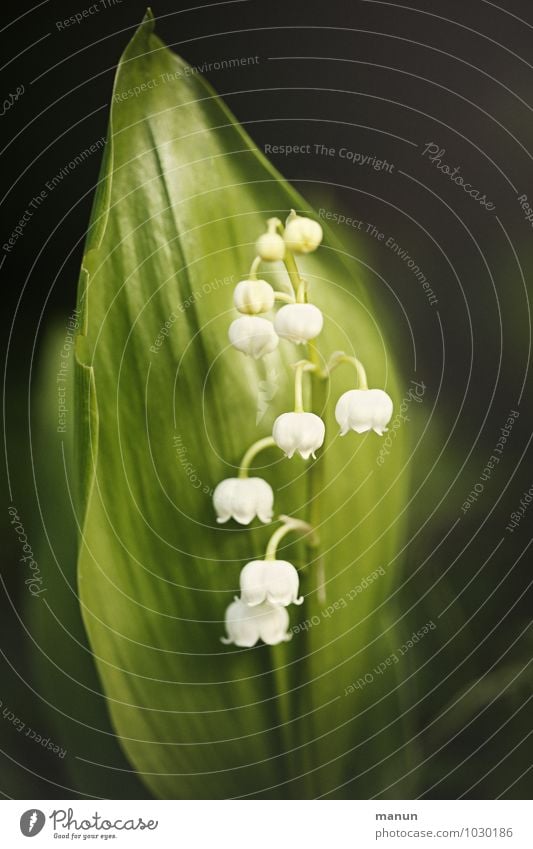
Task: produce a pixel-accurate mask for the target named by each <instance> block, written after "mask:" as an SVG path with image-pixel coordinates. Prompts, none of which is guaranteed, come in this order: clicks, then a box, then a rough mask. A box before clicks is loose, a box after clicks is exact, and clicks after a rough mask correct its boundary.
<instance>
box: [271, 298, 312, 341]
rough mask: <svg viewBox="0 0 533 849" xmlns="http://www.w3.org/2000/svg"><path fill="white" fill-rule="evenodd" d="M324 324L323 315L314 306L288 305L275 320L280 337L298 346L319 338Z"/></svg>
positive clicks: (278, 313)
mask: <svg viewBox="0 0 533 849" xmlns="http://www.w3.org/2000/svg"><path fill="white" fill-rule="evenodd" d="M323 324H324V319H323V317H322V313H321V312H320V310H319V309H318V307H315V306H314V304H286V305H285V306H284V307H282V308H281V309H280V310H279V311H278V312H277V313H276V317H275V319H274V329H275V331H276V333H277V334H278V336H281V337H282V339H288V340H289V341H290V342H295V343H296V344H297V345H298V344H303V343H304V342H308V341H309V340H310V339H314V338H315V337H316V336H318V334H319V333H320V331H321V330H322V326H323Z"/></svg>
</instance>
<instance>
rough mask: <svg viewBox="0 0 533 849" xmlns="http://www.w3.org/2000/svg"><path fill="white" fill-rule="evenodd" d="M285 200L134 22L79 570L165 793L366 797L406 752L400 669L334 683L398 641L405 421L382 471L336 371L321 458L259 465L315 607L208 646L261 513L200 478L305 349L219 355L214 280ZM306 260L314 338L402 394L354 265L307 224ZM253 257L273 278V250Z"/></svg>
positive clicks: (224, 345)
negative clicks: (256, 640)
mask: <svg viewBox="0 0 533 849" xmlns="http://www.w3.org/2000/svg"><path fill="white" fill-rule="evenodd" d="M151 81H155V82H151ZM292 207H294V208H295V209H297V210H308V209H309V206H308V204H306V202H305V201H304V200H303V199H302V198H301V197H300V196H299V195H298V194H297V193H296V192H295V191H294V190H293V189H292V188H291V186H289V185H288V184H287V183H286V182H285V181H284V180H283V179H282V178H281V176H280V175H279V174H278V173H277V172H276V171H275V169H274V168H273V167H272V166H271V165H270V164H269V162H268V161H267V160H266V159H265V158H264V157H263V156H262V155H261V154H260V153H259V152H258V151H257V149H256V148H255V147H254V144H253V142H252V140H251V139H250V138H249V137H248V136H247V134H246V133H245V131H244V130H243V128H242V127H241V126H239V124H238V123H237V122H236V121H235V119H234V118H233V116H232V115H231V114H230V112H229V111H228V109H227V108H226V106H225V105H224V103H223V102H222V101H221V100H220V99H218V98H217V97H216V95H215V94H214V92H213V91H212V89H211V88H210V87H209V86H208V85H207V84H206V82H205V81H204V80H203V79H202V78H201V77H200V76H199V75H198V74H196V73H194V74H193V73H192V72H191V71H190V69H188V68H187V65H186V64H185V63H184V62H183V61H182V60H181V59H180V58H179V57H177V56H176V55H174V54H173V53H172V52H171V51H170V50H169V49H167V48H166V47H165V46H164V45H163V44H162V42H161V41H159V39H158V38H157V37H156V36H155V35H154V34H153V21H152V19H151V16H150V15H147V17H146V19H145V21H144V22H143V24H142V25H141V27H140V28H139V30H138V32H137V33H136V35H135V37H134V38H133V40H132V41H131V43H130V44H129V46H128V48H127V49H126V51H125V53H124V55H123V57H122V59H121V61H120V64H119V67H118V71H117V76H116V80H115V85H114V96H113V103H112V107H111V116H110V127H109V138H108V144H107V149H106V156H105V162H104V165H103V171H102V174H101V181H100V184H99V191H98V193H97V197H96V200H95V205H94V210H93V215H92V222H91V228H90V232H89V236H88V240H87V246H86V253H85V258H84V264H83V271H82V276H81V283H80V290H79V306H80V309H82V310H83V313H84V318H83V326H84V332H83V335H80V337H79V338H78V340H77V341H78V344H77V366H78V383H77V390H78V419H79V428H78V435H77V447H78V457H79V463H80V502H79V503H80V507H79V510H80V525H81V527H82V536H81V543H80V553H79V564H78V568H79V588H80V595H81V601H82V612H83V616H84V620H85V625H86V628H87V632H88V635H89V640H90V643H91V646H92V649H93V652H94V655H95V658H96V662H97V665H98V669H99V673H100V676H101V679H102V683H103V687H104V690H105V692H106V694H107V698H108V705H109V709H110V712H111V716H112V720H113V723H114V726H115V729H116V731H117V734H118V735H119V737H120V739H121V743H122V746H123V748H124V750H125V752H126V754H127V756H128V758H129V761H130V762H131V764H132V769H135V770H137V771H138V773H139V775H140V776H141V777H142V779H143V780H144V781H145V782H146V784H147V785H148V787H149V788H150V789H151V790H152V791H153V793H154V794H156V795H157V796H160V797H168V798H182V797H192V798H194V797H198V798H204V797H240V796H254V797H258V798H261V797H282V798H285V797H288V796H289V797H290V796H293V797H301V796H304V797H305V796H318V795H323V794H330V795H331V796H337V797H342V796H348V797H349V796H353V795H356V796H357V795H358V796H363V797H366V796H368V795H372V794H373V793H377V792H380V791H384V792H385V794H386V793H387V791H386V790H385V788H386V787H387V786H388V785H389V783H391V782H392V781H393V780H397V779H399V778H401V776H402V774H403V772H404V770H405V769H406V763H407V759H406V756H405V747H404V745H403V744H404V734H406V729H405V725H404V723H403V721H402V719H401V718H400V714H401V710H402V708H401V701H400V698H399V694H398V690H397V681H396V674H397V672H398V670H396V671H392V672H391V673H390V674H389V675H387V676H386V675H382V676H381V675H375V676H374V680H373V683H372V685H371V686H367V687H365V688H362V689H359V690H355V692H353V693H351V694H349V695H345V688H346V687H347V686H348V685H349V684H351V683H352V682H355V681H357V679H358V678H359V677H361V676H364V675H365V673H368V672H371V670H372V668H373V667H374V666H376V665H377V664H379V663H380V661H382V660H384V659H385V658H386V657H388V656H389V654H390V653H391V651H392V650H393V648H394V646H395V645H397V644H398V643H401V639H400V634H399V633H398V632H397V631H396V630H395V627H394V625H393V623H394V620H395V613H394V601H393V598H392V597H390V594H391V590H393V588H394V584H395V580H396V579H395V575H396V574H397V573H398V571H399V568H400V561H399V559H398V558H397V554H398V551H399V549H400V547H401V544H402V535H403V529H404V523H405V512H404V508H405V506H406V498H407V496H406V483H405V481H406V475H405V470H404V464H405V458H406V452H407V445H406V442H405V436H404V435H403V434H399V435H398V438H397V440H396V441H395V444H394V450H392V451H391V454H390V456H389V457H388V458H387V461H386V462H385V463H383V464H382V465H379V464H378V463H377V462H376V457H377V454H378V451H379V447H380V442H379V438H378V437H377V436H376V435H375V434H367V435H365V436H362V437H358V436H356V435H355V434H350V435H349V436H346V437H344V438H342V439H340V438H339V437H338V427H337V425H336V423H335V421H334V418H333V409H334V403H335V400H336V398H337V397H338V396H339V394H340V393H341V392H342V391H344V390H345V389H348V388H351V387H352V386H353V385H354V383H353V375H352V374H351V373H350V372H349V371H346V372H344V371H341V370H340V369H339V370H338V372H336V373H335V374H334V377H333V380H332V386H331V393H330V397H329V398H326V397H324V398H321V397H317V393H315V397H314V398H313V399H312V404H313V407H314V409H315V410H317V411H320V412H322V408H323V405H324V402H325V401H328V402H329V403H328V412H327V413H326V412H324V415H325V418H326V421H327V428H328V442H327V447H326V448H325V450H323V451H322V452H321V454H322V458H321V459H320V460H319V461H317V463H316V465H313V464H311V466H310V465H309V464H307V465H306V464H305V463H304V462H303V461H300V460H299V459H293V460H292V461H288V460H285V459H284V458H282V457H281V452H279V451H278V450H277V449H276V450H274V449H270V450H269V451H268V452H265V454H264V455H262V456H261V457H260V458H259V459H258V465H257V468H259V467H260V466H261V465H263V466H264V467H265V468H263V470H262V472H261V474H264V476H265V478H266V479H268V480H269V481H270V483H271V484H272V485H273V486H274V488H275V492H276V510H277V512H278V513H290V514H291V515H296V516H300V517H305V516H306V515H308V514H309V510H311V513H312V518H313V521H315V522H316V524H317V526H318V530H319V534H320V538H321V554H320V558H317V555H316V553H314V552H309V551H306V549H305V548H304V546H303V545H302V543H301V542H298V541H295V540H292V539H291V540H290V541H289V542H287V544H286V545H285V546H284V547H283V549H282V552H283V554H282V556H283V557H286V559H289V560H293V562H295V563H296V564H297V565H298V566H301V567H304V566H306V569H305V572H304V573H303V575H302V590H303V592H304V594H305V596H306V599H305V602H304V604H303V606H302V607H299V608H296V607H293V608H291V610H290V613H291V621H292V625H293V627H294V626H298V625H299V624H300V625H301V623H302V622H305V620H309V621H310V622H312V623H316V624H313V625H312V626H311V627H308V630H307V631H306V630H304V629H302V628H300V631H299V633H296V634H295V635H294V638H293V640H292V641H291V642H290V643H288V644H285V645H282V646H277V647H275V648H274V649H271V648H268V647H267V646H264V645H258V646H256V647H255V648H253V649H250V650H241V649H235V648H226V647H225V646H222V645H221V643H220V641H219V638H220V636H221V635H222V634H223V630H224V629H223V616H224V610H225V608H226V606H227V604H228V603H229V602H230V601H231V600H232V597H233V595H234V594H235V593H236V591H237V587H238V576H239V571H240V569H241V567H242V566H243V565H244V563H245V562H247V560H249V559H253V558H256V557H260V556H261V555H262V554H263V553H264V547H265V545H266V542H267V539H268V537H269V535H270V533H271V531H272V528H267V527H264V526H259V525H257V526H256V525H254V526H253V527H252V528H244V529H243V528H241V527H240V526H234V525H231V524H228V525H224V526H222V527H221V526H219V525H217V524H216V522H215V517H214V514H213V510H212V506H211V496H210V491H211V490H212V488H213V487H214V486H215V485H216V484H217V483H218V482H219V481H220V480H221V479H222V478H223V477H227V476H228V475H231V474H232V473H234V470H235V465H236V464H238V462H239V459H240V457H241V456H242V454H243V453H244V451H245V449H246V448H247V447H248V446H249V445H250V444H251V443H252V442H253V441H255V440H256V439H258V438H260V437H262V436H265V435H268V434H269V433H270V430H271V427H272V422H273V420H274V418H275V417H276V416H277V415H278V414H279V413H280V412H283V411H286V410H290V409H292V404H293V398H292V382H291V370H290V368H289V364H290V363H291V362H295V361H296V360H297V359H299V358H300V357H301V350H300V351H298V350H296V349H295V347H294V346H292V345H290V344H289V343H285V342H282V343H281V345H280V348H279V350H278V351H277V352H275V353H274V354H271V355H269V356H268V357H267V358H265V360H264V361H260V362H255V361H251V360H250V359H249V358H246V357H244V356H243V355H242V354H240V353H238V352H237V351H235V350H233V349H231V348H230V347H229V346H228V341H227V329H228V326H229V323H230V321H231V320H232V319H233V318H234V317H235V314H234V312H233V309H232V288H233V285H234V284H235V283H236V282H237V281H238V279H239V278H240V277H241V276H243V275H245V274H246V272H247V270H248V268H249V266H250V262H251V260H252V259H253V256H254V242H255V240H256V238H257V236H258V235H259V233H260V232H262V230H263V228H264V222H265V219H266V218H268V217H270V216H273V215H276V216H278V217H281V218H284V217H285V215H286V214H287V213H288V210H289V209H290V208H292ZM301 269H302V271H303V273H304V276H305V277H306V279H307V280H308V281H309V285H310V292H311V298H312V300H313V302H315V303H316V304H317V305H318V306H319V307H320V308H321V309H322V310H323V311H324V314H325V316H326V324H325V329H324V332H323V333H322V335H321V337H320V340H319V341H320V345H319V347H320V350H321V352H322V353H323V355H324V356H327V355H328V354H329V353H331V352H332V351H335V350H339V349H344V350H347V351H348V352H357V354H358V355H359V356H360V357H361V358H362V359H363V361H364V362H365V364H366V366H367V370H368V373H369V379H370V381H371V384H372V385H375V386H384V387H386V389H387V391H389V392H390V394H391V395H392V397H393V398H394V399H395V401H396V402H397V403H399V401H400V398H401V396H402V392H403V391H404V387H403V386H402V384H401V383H400V382H399V381H398V378H397V376H396V372H395V368H394V364H393V362H394V351H393V350H392V349H391V348H390V347H388V346H387V344H386V342H385V338H384V333H383V319H384V317H383V316H380V315H379V309H376V308H374V307H371V305H370V300H369V298H368V295H367V291H366V287H365V285H364V283H363V281H362V280H361V278H360V276H359V267H358V264H357V262H356V260H355V259H354V258H353V256H352V255H351V254H350V252H346V251H344V250H342V249H341V248H340V247H339V245H338V244H336V243H335V242H334V240H333V239H332V238H331V237H330V236H329V235H326V239H325V244H324V245H323V246H322V247H321V248H320V250H319V251H317V252H316V253H315V254H313V255H310V256H308V257H306V258H304V259H303V260H302V262H301ZM264 274H265V275H269V276H268V278H267V279H269V280H270V281H271V282H274V283H276V284H277V286H278V287H279V288H281V287H282V286H283V285H286V283H285V275H284V272H283V269H282V268H281V267H280V268H278V267H277V266H276V267H275V269H274V270H273V269H272V267H267V268H265V271H264ZM263 276H264V275H263ZM260 392H263V394H262V395H261V396H260V397H259V393H260ZM271 395H272V396H273V397H271V398H270V399H269V400H268V402H265V396H271ZM308 400H309V399H308ZM258 406H259V408H260V409H259V412H260V415H258ZM257 420H258V421H257ZM311 467H312V471H311V472H309V469H310V468H311ZM310 561H311V562H310ZM322 568H323V569H324V572H325V576H326V600H325V601H324V600H323V599H322V598H321V597H320V596H319V594H318V592H317V585H318V583H319V582H320V581H319V577H318V573H319V572H320V570H321V569H322ZM378 569H380V570H381V574H379V575H378V577H377V579H376V580H373V581H370V582H369V583H368V585H367V586H366V588H364V589H363V588H362V590H361V591H360V592H359V591H358V589H357V588H358V587H360V586H361V581H362V580H363V579H364V578H366V576H368V575H370V574H371V573H372V572H373V571H375V570H378ZM327 605H331V606H333V608H332V609H326V611H325V612H323V611H324V610H325V608H327ZM421 624H423V623H421ZM295 630H296V629H295ZM102 768H103V767H102ZM357 776H359V777H357ZM406 786H407V785H404V784H401V783H400V784H396V786H395V787H394V791H393V792H392V793H391V795H392V796H398V795H399V794H400V793H401V792H402V788H403V792H405V793H407V789H406Z"/></svg>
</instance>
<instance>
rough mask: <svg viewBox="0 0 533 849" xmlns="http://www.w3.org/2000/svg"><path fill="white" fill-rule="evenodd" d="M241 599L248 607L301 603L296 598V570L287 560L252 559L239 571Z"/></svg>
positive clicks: (300, 600)
mask: <svg viewBox="0 0 533 849" xmlns="http://www.w3.org/2000/svg"><path fill="white" fill-rule="evenodd" d="M240 585H241V599H242V601H244V602H245V604H248V605H250V607H255V606H256V605H257V604H262V603H263V602H264V601H270V602H271V603H272V604H281V605H283V607H287V605H288V604H301V603H302V602H303V600H304V599H303V596H300V598H298V585H299V578H298V572H297V571H296V569H295V568H294V566H293V565H292V563H289V562H288V561H287V560H252V561H251V562H250V563H247V564H246V566H245V567H244V569H243V570H242V572H241V577H240Z"/></svg>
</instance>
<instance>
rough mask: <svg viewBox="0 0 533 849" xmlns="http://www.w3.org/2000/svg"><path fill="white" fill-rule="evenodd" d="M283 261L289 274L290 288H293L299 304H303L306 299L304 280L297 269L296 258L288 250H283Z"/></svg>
mask: <svg viewBox="0 0 533 849" xmlns="http://www.w3.org/2000/svg"><path fill="white" fill-rule="evenodd" d="M283 262H284V263H285V268H286V269H287V274H288V275H289V278H290V281H291V283H292V288H293V289H294V294H295V295H296V300H297V302H298V303H299V304H303V303H304V301H305V299H306V284H305V280H303V279H302V278H301V277H300V272H299V271H298V266H297V265H296V260H295V259H294V256H293V254H292V253H291V252H290V251H289V250H285V258H284V260H283Z"/></svg>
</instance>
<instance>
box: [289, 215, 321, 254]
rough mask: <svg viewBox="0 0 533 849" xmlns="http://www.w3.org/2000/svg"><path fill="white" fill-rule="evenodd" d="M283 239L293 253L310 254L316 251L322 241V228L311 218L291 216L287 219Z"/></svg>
mask: <svg viewBox="0 0 533 849" xmlns="http://www.w3.org/2000/svg"><path fill="white" fill-rule="evenodd" d="M283 238H284V240H285V244H286V246H287V247H288V249H289V250H290V251H292V252H293V253H295V254H308V253H311V251H316V249H317V248H318V246H319V244H320V242H321V241H322V227H321V226H320V224H319V223H318V221H313V220H312V219H311V218H304V217H303V216H301V215H296V214H291V215H289V217H288V218H287V223H286V225H285V231H284V233H283Z"/></svg>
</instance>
